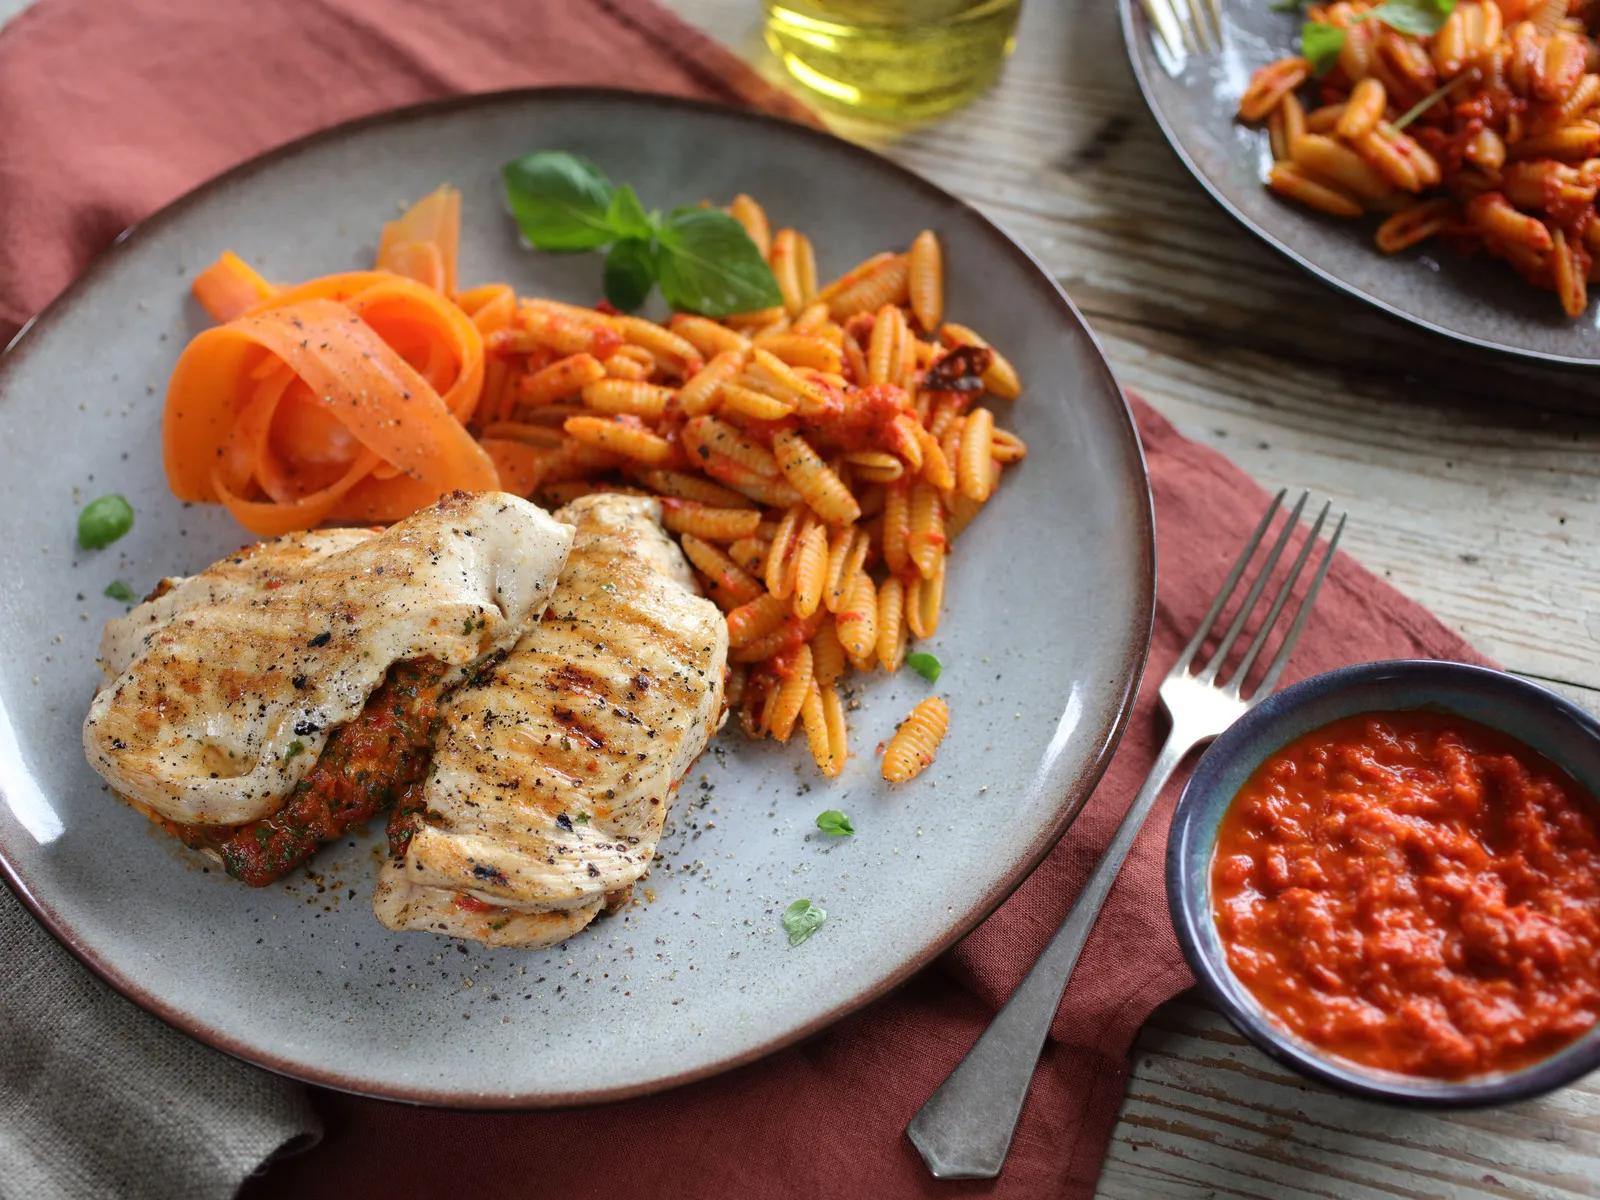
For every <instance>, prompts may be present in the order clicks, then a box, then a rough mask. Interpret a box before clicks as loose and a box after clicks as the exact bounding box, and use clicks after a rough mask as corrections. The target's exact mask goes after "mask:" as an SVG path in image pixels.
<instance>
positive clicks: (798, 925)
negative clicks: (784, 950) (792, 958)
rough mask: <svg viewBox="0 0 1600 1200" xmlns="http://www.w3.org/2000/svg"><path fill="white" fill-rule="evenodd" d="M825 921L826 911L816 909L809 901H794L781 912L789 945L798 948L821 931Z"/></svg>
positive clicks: (826, 917)
mask: <svg viewBox="0 0 1600 1200" xmlns="http://www.w3.org/2000/svg"><path fill="white" fill-rule="evenodd" d="M827 919H828V913H827V910H826V909H823V908H820V907H818V906H817V905H815V904H813V903H811V901H809V900H796V901H795V902H794V903H793V904H791V905H789V907H788V908H786V909H784V910H783V927H784V929H786V930H787V931H788V933H789V945H791V946H798V945H799V944H800V943H801V942H803V941H805V940H806V939H807V938H808V937H810V936H811V935H812V934H813V933H815V932H816V931H817V930H819V929H821V928H822V923H823V922H824V921H826V920H827Z"/></svg>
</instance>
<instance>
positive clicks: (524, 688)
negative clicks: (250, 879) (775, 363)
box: [373, 495, 728, 947]
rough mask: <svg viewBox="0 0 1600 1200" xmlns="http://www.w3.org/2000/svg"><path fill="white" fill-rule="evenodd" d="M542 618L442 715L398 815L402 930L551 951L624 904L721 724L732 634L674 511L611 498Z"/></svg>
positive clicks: (589, 506)
mask: <svg viewBox="0 0 1600 1200" xmlns="http://www.w3.org/2000/svg"><path fill="white" fill-rule="evenodd" d="M556 517H557V519H558V520H562V521H566V522H569V523H571V524H573V525H575V526H576V527H577V535H576V537H575V539H574V541H573V546H572V553H571V555H570V556H569V557H568V559H567V565H566V568H565V570H564V571H563V572H562V574H561V580H560V584H559V586H558V588H557V590H556V595H555V599H554V600H553V601H552V602H551V606H550V609H549V611H548V612H547V613H546V614H545V618H544V620H543V621H542V622H541V623H540V624H539V625H538V626H537V627H535V628H534V629H533V630H532V631H530V632H529V633H528V634H526V635H525V636H524V637H523V638H522V640H521V641H519V642H518V643H517V645H516V646H515V648H514V649H513V650H512V651H511V653H510V654H509V655H508V656H507V657H506V658H505V659H504V660H503V661H502V662H500V663H499V664H498V665H497V666H496V667H495V668H494V669H493V671H492V672H485V673H484V678H483V679H482V680H481V682H479V681H475V682H474V684H473V686H470V687H465V688H462V689H460V690H459V691H457V692H456V693H454V694H453V695H452V696H451V697H450V698H449V699H448V700H447V701H446V702H445V704H444V705H443V708H442V710H441V718H442V727H441V732H440V735H439V740H438V743H437V745H436V747H435V750H434V756H433V762H432V766H431V768H430V771H429V774H428V776H427V778H426V781H425V782H424V783H423V784H421V785H420V786H419V788H418V789H416V791H417V792H418V793H419V794H417V795H414V796H408V797H407V798H406V799H403V800H402V801H401V802H400V804H399V805H398V806H397V807H396V809H395V811H394V813H393V815H392V816H391V818H390V840H391V844H392V846H393V848H394V849H395V851H396V854H395V857H393V858H392V859H391V861H390V862H389V863H387V864H386V865H385V866H384V868H383V872H382V875H381V878H380V880H379V884H378V891H377V893H376V895H375V897H374V901H373V907H374V910H375V911H376V913H377V916H378V919H379V920H380V921H381V922H382V923H383V924H384V925H387V926H388V927H389V928H391V929H425V930H430V931H433V932H437V933H446V934H452V935H454V936H457V937H467V938H474V939H476V940H478V941H482V942H487V943H490V944H492V945H512V946H525V947H532V946H543V945H549V944H551V943H553V942H558V941H561V940H563V939H565V938H566V937H569V936H570V935H572V934H573V933H576V932H577V931H578V930H580V929H582V928H583V927H584V926H585V925H587V924H588V923H589V922H590V921H591V920H593V919H594V917H595V915H596V914H597V913H598V912H599V911H600V910H601V908H602V907H603V906H604V905H605V904H606V902H607V898H608V897H612V898H618V897H621V896H625V895H626V892H627V889H628V888H629V887H630V886H631V885H632V884H633V882H634V881H635V880H637V879H638V878H639V877H640V876H641V875H643V874H644V872H645V870H646V869H647V868H648V867H649V865H650V862H651V859H652V858H653V857H654V855H655V848H656V842H657V841H658V840H659V838H660V836H661V827H662V823H663V822H664V821H665V819H666V814H667V809H668V806H669V805H670V803H671V801H672V799H673V797H674V795H675V793H676V791H677V786H678V783H679V781H680V780H681V779H682V777H683V774H684V772H685V771H687V770H688V768H689V765H690V764H691V763H692V762H693V761H694V759H695V758H696V757H697V756H698V755H699V754H700V752H701V751H702V750H703V749H704V748H705V745H706V742H707V741H708V740H709V739H710V737H711V735H712V734H713V733H714V732H715V731H716V729H717V726H718V725H719V724H720V722H721V719H722V716H723V674H724V667H725V664H726V661H727V651H728V632H727V624H726V622H725V621H724V620H723V618H722V614H721V613H720V612H719V611H718V610H717V608H716V606H715V605H713V604H712V603H711V602H710V601H708V600H706V599H704V598H702V597H700V596H699V595H697V594H696V593H695V590H694V579H693V575H692V574H691V572H690V570H689V567H688V564H687V563H686V562H685V561H684V559H683V556H682V554H681V553H680V552H679V550H678V548H677V547H676V546H675V545H673V543H672V542H671V541H670V540H669V539H668V537H667V536H666V534H665V533H664V532H663V531H662V529H661V525H660V520H661V510H660V505H659V503H658V502H657V501H656V500H653V499H648V498H645V497H636V496H623V495H596V496H589V497H585V498H583V499H581V500H578V501H576V502H574V503H573V504H570V505H568V506H567V507H566V508H564V509H562V510H560V512H558V513H557V514H556Z"/></svg>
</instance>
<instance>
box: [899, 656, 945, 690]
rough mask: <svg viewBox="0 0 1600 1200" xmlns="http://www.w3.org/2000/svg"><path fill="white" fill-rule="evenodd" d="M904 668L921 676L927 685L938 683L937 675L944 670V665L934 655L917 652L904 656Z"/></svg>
mask: <svg viewBox="0 0 1600 1200" xmlns="http://www.w3.org/2000/svg"><path fill="white" fill-rule="evenodd" d="M906 666H908V667H910V668H911V669H912V670H913V671H915V672H916V673H917V674H918V675H921V676H922V677H923V678H924V679H926V680H927V681H928V682H929V683H938V682H939V675H940V673H941V672H942V671H943V670H944V664H943V663H942V662H940V661H939V659H938V658H937V657H936V656H935V655H932V654H929V653H928V652H927V651H925V650H918V651H916V652H915V653H914V654H908V655H906Z"/></svg>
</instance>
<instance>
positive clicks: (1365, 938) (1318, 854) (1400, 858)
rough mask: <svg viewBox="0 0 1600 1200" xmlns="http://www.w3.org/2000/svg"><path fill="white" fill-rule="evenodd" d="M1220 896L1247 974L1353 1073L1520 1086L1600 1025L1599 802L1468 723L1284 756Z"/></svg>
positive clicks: (1454, 721)
mask: <svg viewBox="0 0 1600 1200" xmlns="http://www.w3.org/2000/svg"><path fill="white" fill-rule="evenodd" d="M1211 894H1212V897H1213V916H1214V917H1215V920H1216V923H1217V931H1218V933H1219V934H1220V935H1221V939H1222V944H1223V946H1224V948H1225V950H1226V952H1227V956H1228V964H1229V966H1231V967H1232V968H1233V972H1234V974H1235V975H1237V976H1238V977H1239V979H1240V981H1241V982H1242V983H1243V984H1244V985H1245V987H1247V988H1248V989H1249V990H1250V992H1251V993H1252V994H1253V995H1254V996H1255V998H1256V999H1257V1000H1258V1001H1260V1003H1261V1005H1262V1006H1263V1007H1264V1008H1265V1009H1266V1010H1267V1011H1268V1012H1269V1013H1271V1014H1272V1016H1273V1017H1274V1018H1276V1020H1277V1021H1278V1022H1279V1023H1280V1024H1282V1025H1284V1026H1286V1027H1287V1028H1288V1029H1289V1030H1290V1031H1292V1032H1293V1033H1295V1034H1298V1035H1299V1036H1300V1037H1301V1038H1303V1039H1305V1040H1306V1041H1308V1042H1310V1043H1311V1044H1312V1045H1314V1046H1317V1047H1319V1048H1320V1049H1322V1050H1324V1051H1326V1052H1328V1053H1330V1054H1332V1055H1335V1056H1337V1057H1339V1058H1343V1059H1347V1060H1349V1061H1351V1062H1353V1063H1358V1064H1361V1065H1363V1066H1367V1067H1374V1068H1378V1069H1381V1070H1387V1071H1396V1072H1401V1073H1404V1074H1408V1075H1423V1076H1429V1077H1434V1078H1442V1079H1457V1078H1461V1077H1464V1076H1468V1075H1478V1074H1483V1073H1487V1072H1494V1071H1508V1070H1513V1069H1515V1068H1518V1067H1521V1066H1524V1065H1526V1064H1528V1063H1531V1062H1534V1061H1536V1060H1538V1059H1541V1058H1544V1057H1546V1056H1548V1055H1550V1054H1551V1053H1553V1052H1554V1051H1556V1050H1557V1049H1559V1048H1560V1047H1562V1046H1564V1045H1566V1044H1567V1043H1568V1042H1571V1041H1572V1040H1573V1039H1575V1038H1577V1037H1578V1036H1579V1035H1581V1034H1582V1033H1583V1032H1584V1031H1585V1030H1587V1029H1589V1028H1590V1027H1591V1026H1593V1025H1594V1024H1595V1021H1596V1019H1597V1017H1600V807H1597V806H1596V804H1595V801H1594V798H1593V797H1591V796H1590V795H1588V794H1587V793H1586V792H1584V791H1583V790H1582V789H1581V788H1579V786H1578V785H1577V784H1576V783H1574V782H1573V781H1572V779H1570V778H1569V777H1568V776H1567V775H1566V774H1565V773H1563V772H1562V771H1561V770H1560V769H1559V768H1558V767H1556V766H1555V765H1554V764H1553V763H1551V762H1549V761H1548V760H1546V759H1544V758H1543V757H1541V756H1540V755H1539V754H1537V753H1536V752H1535V751H1533V750H1532V749H1530V748H1529V747H1527V746H1525V745H1523V744H1522V743H1520V742H1518V741H1516V740H1515V739H1513V738H1510V737H1507V736H1505V735H1504V734H1501V733H1498V732H1496V731H1494V730H1491V729H1487V728H1485V727H1484V726H1481V725H1478V724H1476V723H1474V722H1471V721H1466V720H1463V719H1461V718H1459V717H1454V716H1449V715H1446V714H1436V713H1426V712H1399V713H1366V714H1363V715H1360V716H1355V717H1349V718H1346V719H1344V720H1341V721H1336V722H1334V723H1333V724H1331V725H1326V726H1324V727H1322V728H1321V729H1317V730H1313V731H1312V732H1311V733H1308V734H1306V735H1305V736H1303V737H1301V738H1299V739H1298V740H1296V741H1294V742H1291V743H1290V744H1289V745H1287V746H1285V747H1284V748H1283V749H1282V750H1280V751H1278V752H1277V753H1276V754H1274V755H1273V756H1272V757H1271V758H1269V759H1268V760H1267V761H1266V762H1264V763H1263V764H1262V765H1261V766H1260V768H1258V769H1257V771H1256V772H1255V774H1254V775H1253V776H1251V778H1250V780H1249V782H1248V783H1246V784H1245V786H1244V787H1243V788H1242V789H1241V790H1240V792H1239V794H1238V796H1237V797H1235V799H1234V801H1233V803H1232V805H1231V806H1230V807H1229V809H1228V811H1227V813H1226V814H1225V815H1224V817H1223V820H1222V824H1221V827H1220V829H1219V831H1218V837H1217V847H1216V852H1215V856H1214V857H1213V859H1212V865H1211Z"/></svg>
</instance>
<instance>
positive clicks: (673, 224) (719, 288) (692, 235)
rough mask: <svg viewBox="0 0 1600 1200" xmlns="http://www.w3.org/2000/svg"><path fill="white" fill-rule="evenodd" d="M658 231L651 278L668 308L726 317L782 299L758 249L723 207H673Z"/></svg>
mask: <svg viewBox="0 0 1600 1200" xmlns="http://www.w3.org/2000/svg"><path fill="white" fill-rule="evenodd" d="M658 237H659V251H658V254H657V260H656V273H657V278H658V279H659V280H660V282H661V294H662V295H663V296H665V297H666V298H667V303H668V304H670V305H672V307H673V308H676V309H682V310H686V311H688V312H696V313H703V314H704V315H706V316H708V317H726V316H728V315H730V314H732V313H741V312H754V311H755V310H757V309H762V308H771V307H773V306H774V305H778V304H782V303H783V293H781V292H780V291H778V281H777V280H776V279H774V278H773V277H772V269H771V268H770V267H768V266H767V263H766V260H765V259H763V258H762V257H761V251H760V250H758V249H756V244H755V243H754V242H752V241H751V240H750V235H749V234H748V233H746V232H745V231H744V226H743V225H740V224H739V222H737V221H735V220H734V219H733V218H732V217H730V216H729V215H728V214H727V213H725V212H718V211H717V210H716V209H714V208H680V209H677V210H676V211H674V212H673V213H672V215H671V216H669V217H668V218H667V219H666V221H665V222H664V223H663V224H662V226H661V231H660V233H659V235H658Z"/></svg>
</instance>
